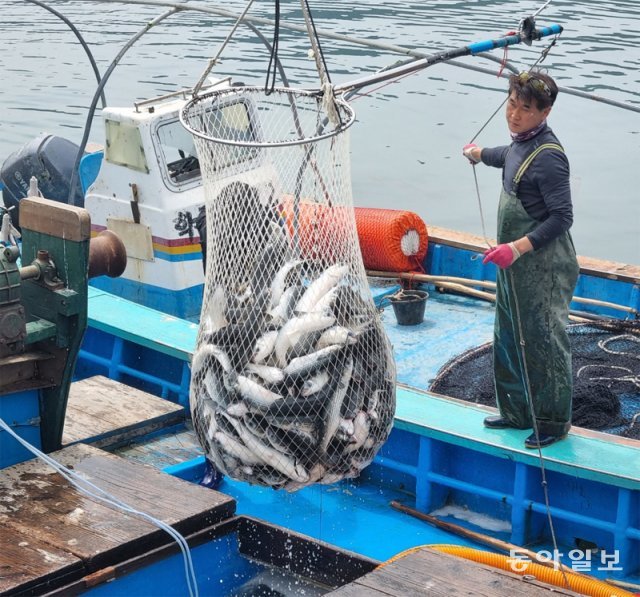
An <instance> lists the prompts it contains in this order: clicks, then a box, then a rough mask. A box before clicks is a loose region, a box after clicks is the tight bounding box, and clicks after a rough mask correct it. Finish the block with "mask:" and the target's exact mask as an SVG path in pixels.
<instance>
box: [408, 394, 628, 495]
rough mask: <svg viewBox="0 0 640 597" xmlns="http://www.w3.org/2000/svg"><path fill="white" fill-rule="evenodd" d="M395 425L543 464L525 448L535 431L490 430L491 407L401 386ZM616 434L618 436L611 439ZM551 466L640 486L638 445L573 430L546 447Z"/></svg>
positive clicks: (546, 459)
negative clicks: (486, 421) (487, 422)
mask: <svg viewBox="0 0 640 597" xmlns="http://www.w3.org/2000/svg"><path fill="white" fill-rule="evenodd" d="M397 399H398V400H397V408H396V421H395V427H397V428H398V429H405V430H407V431H411V432H412V433H416V434H419V435H424V436H428V437H433V438H434V439H437V440H443V441H446V442H449V443H453V444H456V445H459V446H463V447H465V448H470V449H473V450H482V451H483V452H486V453H489V454H494V455H496V456H500V457H502V458H508V459H510V460H513V461H516V462H524V463H526V464H530V465H532V466H540V461H539V457H538V451H537V450H528V449H526V448H525V447H524V440H525V438H526V437H527V436H528V435H529V434H530V433H531V431H530V430H518V429H509V430H496V429H486V428H485V427H483V425H482V421H483V419H484V418H485V417H486V416H487V414H488V413H487V410H485V409H480V408H477V407H475V406H474V405H472V404H464V403H459V402H457V401H451V400H447V399H446V398H442V397H438V396H435V395H433V394H429V393H428V392H422V391H420V390H415V389H413V388H407V387H402V386H398V390H397ZM612 439H613V438H612ZM542 454H543V456H544V465H545V467H546V468H547V469H548V470H554V471H559V472H561V473H564V474H568V475H574V476H576V477H581V478H583V479H592V480H594V481H598V482H601V483H607V484H611V485H615V486H618V487H626V488H629V489H636V490H640V442H639V447H638V448H635V447H633V446H629V445H622V444H617V443H612V442H609V441H607V440H606V439H604V438H603V439H599V438H593V437H585V436H582V435H577V434H573V433H570V435H569V437H568V438H567V439H566V440H563V441H561V442H558V443H557V444H554V445H552V446H549V447H548V448H544V450H543V451H542Z"/></svg>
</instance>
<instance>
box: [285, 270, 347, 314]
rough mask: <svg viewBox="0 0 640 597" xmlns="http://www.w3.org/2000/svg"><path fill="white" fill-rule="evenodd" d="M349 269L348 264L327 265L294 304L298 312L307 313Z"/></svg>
mask: <svg viewBox="0 0 640 597" xmlns="http://www.w3.org/2000/svg"><path fill="white" fill-rule="evenodd" d="M348 271H349V266H347V265H340V264H339V263H336V264H334V265H331V266H329V267H328V268H327V269H326V270H324V272H322V274H320V276H318V278H317V279H316V280H314V281H313V282H312V283H311V284H310V285H309V287H308V288H307V290H306V292H305V293H304V294H303V295H302V298H301V299H300V300H299V301H298V304H297V305H296V309H295V310H296V311H297V312H298V313H309V312H310V311H313V310H314V307H315V305H316V303H317V302H318V301H319V300H320V299H321V298H322V297H323V296H324V295H325V294H327V292H329V291H330V290H331V289H332V288H333V287H334V286H337V285H338V284H339V283H340V282H341V281H342V278H344V277H345V276H346V274H347V272H348Z"/></svg>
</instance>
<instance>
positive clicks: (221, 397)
mask: <svg viewBox="0 0 640 597" xmlns="http://www.w3.org/2000/svg"><path fill="white" fill-rule="evenodd" d="M203 383H204V387H205V388H206V390H207V393H208V394H209V396H210V397H211V400H213V401H214V402H215V403H216V404H221V405H224V404H227V403H228V402H229V393H228V392H227V390H226V388H225V387H224V384H222V383H220V381H219V380H218V379H217V378H216V376H215V375H214V372H213V371H212V370H211V369H209V370H208V371H207V372H206V373H205V375H204V380H203Z"/></svg>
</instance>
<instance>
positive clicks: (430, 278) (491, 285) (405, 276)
mask: <svg viewBox="0 0 640 597" xmlns="http://www.w3.org/2000/svg"><path fill="white" fill-rule="evenodd" d="M366 274H367V276H372V277H374V278H391V279H393V278H399V279H401V280H407V281H409V282H425V283H430V284H433V285H434V286H442V287H443V288H447V287H449V286H450V285H451V284H456V285H463V286H472V287H473V286H480V287H482V288H488V289H490V290H494V289H495V287H496V283H495V282H491V281H488V280H474V279H473V278H458V277H455V276H434V275H429V274H420V273H417V272H416V273H413V272H383V271H377V270H366ZM458 290H459V288H458ZM478 292H481V291H478ZM484 294H486V293H483V295H480V296H481V298H487V297H484ZM571 300H572V302H576V303H583V304H585V305H592V306H595V307H604V308H607V309H617V310H618V311H624V312H625V313H631V314H632V315H638V310H637V309H634V308H633V307H628V306H626V305H619V304H617V303H610V302H607V301H600V300H598V299H591V298H584V297H581V296H574V297H573V298H572V299H571Z"/></svg>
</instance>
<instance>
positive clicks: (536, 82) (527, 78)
mask: <svg viewBox="0 0 640 597" xmlns="http://www.w3.org/2000/svg"><path fill="white" fill-rule="evenodd" d="M518 80H519V81H520V83H521V84H522V85H530V86H531V87H533V89H535V90H536V91H539V92H540V93H545V94H547V95H548V96H549V97H551V89H549V86H548V85H547V84H546V83H545V82H544V81H543V80H542V79H538V78H537V77H536V76H535V75H532V74H531V73H528V72H526V71H525V72H522V73H520V74H519V75H518Z"/></svg>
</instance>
